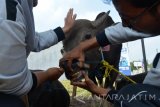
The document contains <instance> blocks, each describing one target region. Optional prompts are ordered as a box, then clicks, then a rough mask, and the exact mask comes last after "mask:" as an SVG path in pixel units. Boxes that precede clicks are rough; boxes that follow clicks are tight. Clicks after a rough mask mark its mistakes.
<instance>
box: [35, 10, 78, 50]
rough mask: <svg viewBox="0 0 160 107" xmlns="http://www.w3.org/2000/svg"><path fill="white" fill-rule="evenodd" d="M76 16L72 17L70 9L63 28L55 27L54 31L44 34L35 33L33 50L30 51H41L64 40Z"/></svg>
mask: <svg viewBox="0 0 160 107" xmlns="http://www.w3.org/2000/svg"><path fill="white" fill-rule="evenodd" d="M75 18H76V14H74V15H73V9H70V10H69V11H68V13H67V16H66V18H65V24H64V27H63V28H61V27H57V28H56V29H54V30H49V31H46V32H41V33H35V38H34V39H35V40H34V44H33V46H34V48H33V50H32V51H35V52H37V51H41V50H43V49H46V48H49V47H50V46H53V45H55V44H57V43H58V42H59V41H61V40H63V39H65V35H66V34H67V33H68V32H69V31H70V30H71V28H72V26H73V24H74V22H75Z"/></svg>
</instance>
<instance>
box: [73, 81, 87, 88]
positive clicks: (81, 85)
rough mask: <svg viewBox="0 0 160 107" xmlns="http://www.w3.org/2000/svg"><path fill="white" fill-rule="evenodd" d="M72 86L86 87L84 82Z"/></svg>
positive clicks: (74, 83)
mask: <svg viewBox="0 0 160 107" xmlns="http://www.w3.org/2000/svg"><path fill="white" fill-rule="evenodd" d="M71 85H74V86H79V87H84V86H85V83H84V82H72V83H71Z"/></svg>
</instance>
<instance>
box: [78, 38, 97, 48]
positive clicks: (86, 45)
mask: <svg viewBox="0 0 160 107" xmlns="http://www.w3.org/2000/svg"><path fill="white" fill-rule="evenodd" d="M79 46H80V48H81V49H82V50H83V51H87V50H90V49H93V48H96V47H98V46H99V44H98V42H97V39H96V37H93V38H91V39H89V40H86V41H84V42H81V43H80V45H79Z"/></svg>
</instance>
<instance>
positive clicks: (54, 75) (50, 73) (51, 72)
mask: <svg viewBox="0 0 160 107" xmlns="http://www.w3.org/2000/svg"><path fill="white" fill-rule="evenodd" d="M63 72H64V71H63V70H60V69H59V68H49V69H48V70H47V71H38V72H34V74H35V75H36V78H37V87H38V86H39V85H41V84H43V83H44V82H45V81H48V80H52V81H53V80H57V79H58V78H59V77H60V76H61V75H62V74H63Z"/></svg>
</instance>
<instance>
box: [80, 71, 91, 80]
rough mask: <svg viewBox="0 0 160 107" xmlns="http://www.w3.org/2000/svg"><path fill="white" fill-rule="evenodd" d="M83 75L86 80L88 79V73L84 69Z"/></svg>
mask: <svg viewBox="0 0 160 107" xmlns="http://www.w3.org/2000/svg"><path fill="white" fill-rule="evenodd" d="M82 75H83V76H84V78H85V80H86V79H89V77H88V75H87V73H85V72H84V71H82Z"/></svg>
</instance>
